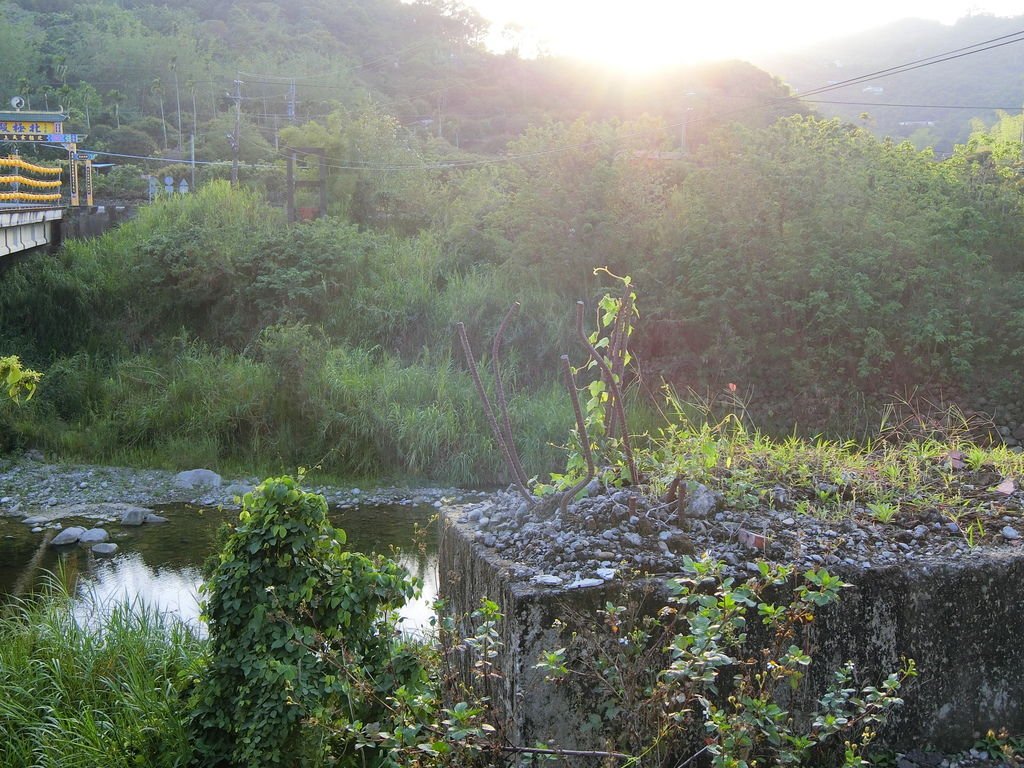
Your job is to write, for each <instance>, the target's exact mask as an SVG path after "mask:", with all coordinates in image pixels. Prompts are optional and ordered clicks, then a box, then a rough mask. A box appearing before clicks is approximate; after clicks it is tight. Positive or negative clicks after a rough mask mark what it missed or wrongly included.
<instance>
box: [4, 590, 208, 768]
mask: <svg viewBox="0 0 1024 768" xmlns="http://www.w3.org/2000/svg"><path fill="white" fill-rule="evenodd" d="M73 608H74V606H73V605H72V600H71V597H70V596H69V594H68V592H67V590H66V589H65V588H63V587H62V586H60V584H59V582H58V581H57V580H56V579H54V580H53V581H52V582H51V585H50V588H49V590H48V591H47V592H46V593H45V594H44V595H42V596H36V597H33V598H31V599H18V600H15V601H13V602H11V603H9V604H7V605H6V606H4V607H3V608H2V612H0V765H3V766H5V768H22V767H25V768H27V767H28V766H47V767H49V766H54V767H56V766H61V768H77V767H79V766H81V768H95V766H104V768H120V767H121V766H124V768H128V767H129V766H135V767H137V766H140V765H146V766H156V767H157V768H163V767H164V766H167V767H170V766H181V765H185V764H186V763H187V762H188V759H189V756H190V751H191V750H190V746H189V742H188V740H187V735H186V731H185V725H186V717H187V713H188V709H187V700H186V699H185V697H184V696H183V695H182V686H183V685H184V681H185V679H186V673H187V672H189V671H190V670H193V669H194V668H195V666H196V664H197V663H198V660H199V658H200V656H201V653H202V649H203V645H202V642H201V641H200V640H199V639H198V638H197V637H196V636H195V635H194V634H193V633H192V631H191V630H190V629H189V628H188V627H186V626H185V625H184V624H182V623H181V622H179V621H177V620H175V619H173V618H170V617H167V616H165V615H162V614H160V613H158V612H156V611H155V610H152V609H150V608H147V607H146V606H144V605H141V604H137V603H136V604H117V605H113V606H108V607H107V610H105V611H104V617H103V620H102V622H99V623H97V624H96V625H95V626H94V625H93V623H92V622H87V621H83V620H82V619H81V618H78V619H76V616H75V611H74V610H73Z"/></svg>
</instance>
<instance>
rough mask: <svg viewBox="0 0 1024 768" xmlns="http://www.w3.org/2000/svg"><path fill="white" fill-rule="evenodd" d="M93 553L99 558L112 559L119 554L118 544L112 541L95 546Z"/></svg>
mask: <svg viewBox="0 0 1024 768" xmlns="http://www.w3.org/2000/svg"><path fill="white" fill-rule="evenodd" d="M92 552H93V554H94V555H98V556H99V557H110V556H111V555H112V554H114V553H115V552H117V544H114V543H113V542H112V541H107V542H104V543H102V544H93V545H92Z"/></svg>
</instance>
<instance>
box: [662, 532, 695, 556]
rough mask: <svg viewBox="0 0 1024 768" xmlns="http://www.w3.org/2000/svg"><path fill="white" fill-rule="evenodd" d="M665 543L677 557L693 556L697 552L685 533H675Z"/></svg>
mask: <svg viewBox="0 0 1024 768" xmlns="http://www.w3.org/2000/svg"><path fill="white" fill-rule="evenodd" d="M665 543H666V544H667V545H668V548H669V550H670V551H671V552H672V553H673V554H675V555H692V554H694V552H695V550H694V547H693V542H692V541H691V540H690V537H689V536H687V535H686V534H685V533H674V534H672V535H671V536H669V537H668V539H666V541H665Z"/></svg>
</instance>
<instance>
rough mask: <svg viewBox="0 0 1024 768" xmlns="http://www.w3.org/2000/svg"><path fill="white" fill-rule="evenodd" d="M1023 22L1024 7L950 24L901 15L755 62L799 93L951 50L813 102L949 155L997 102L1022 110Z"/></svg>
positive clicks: (990, 115) (993, 114) (991, 114)
mask: <svg viewBox="0 0 1024 768" xmlns="http://www.w3.org/2000/svg"><path fill="white" fill-rule="evenodd" d="M1022 29H1024V16H1017V17H1015V18H1002V17H996V16H990V15H986V14H978V15H972V16H967V17H965V18H962V19H960V20H959V21H957V22H956V23H955V24H951V25H948V24H942V23H940V22H937V21H926V20H924V19H904V20H903V21H899V22H895V23H892V24H887V25H884V26H879V27H878V28H876V29H871V30H868V31H866V32H860V33H858V34H855V35H850V36H846V37H840V38H837V39H835V40H830V41H827V42H824V43H818V44H815V45H811V46H808V47H807V48H805V49H803V50H801V51H796V52H792V53H786V54H777V55H773V56H765V57H761V58H758V59H757V62H756V63H757V64H758V66H761V67H764V68H766V69H767V70H768V71H770V72H772V73H774V74H776V75H778V76H779V77H781V78H782V79H783V80H784V81H785V82H786V83H788V84H789V85H791V86H792V87H793V89H794V90H795V91H796V92H797V93H803V92H806V91H808V90H811V89H817V88H819V87H822V86H827V85H828V84H830V83H837V84H838V83H842V82H844V81H847V80H850V79H853V78H857V77H859V76H860V75H864V74H866V73H869V72H884V71H888V70H890V69H892V68H896V67H900V66H901V65H903V64H905V63H907V62H922V63H924V62H927V61H929V59H931V57H934V56H936V55H937V54H943V53H948V52H952V55H951V56H950V58H949V60H948V61H940V62H936V63H933V64H928V65H927V66H923V67H919V68H914V69H910V70H908V71H906V72H897V73H891V74H889V75H887V76H885V77H881V78H879V79H878V80H872V81H871V82H857V83H854V84H851V85H848V86H845V87H840V88H837V89H835V90H831V91H829V92H828V93H823V94H821V95H819V96H812V97H810V98H811V101H809V102H808V103H809V104H811V105H813V106H814V107H815V108H816V109H817V110H818V111H820V112H821V113H822V114H824V115H827V116H834V117H839V118H841V119H844V120H849V121H856V122H858V123H859V124H863V125H865V126H866V127H868V128H869V129H870V130H871V131H872V132H873V133H874V134H875V135H876V136H879V137H885V136H892V137H894V138H896V139H908V140H910V141H911V142H913V143H914V145H915V146H916V147H917V148H918V149H924V148H926V147H933V148H934V149H935V150H936V151H938V152H940V153H943V154H947V155H948V154H949V153H951V152H952V151H953V147H954V145H956V144H962V143H964V142H966V141H967V139H968V137H969V135H970V134H971V133H972V132H974V131H975V130H976V129H977V127H978V126H977V121H979V120H980V121H981V122H982V123H992V122H993V121H994V120H996V119H997V117H998V113H999V112H1000V111H1003V112H1006V111H1009V112H1014V113H1019V111H1020V110H1021V108H1022V107H1024V86H1022V82H1021V72H1022V70H1024V47H1022V46H1021V45H1020V44H1019V43H1016V42H1014V40H1013V38H1014V35H1015V34H1019V33H1020V31H1021V30H1022ZM983 41H993V43H992V44H991V45H992V47H991V49H989V50H985V51H984V53H981V54H974V53H970V51H972V50H973V49H974V46H977V45H978V44H979V43H982V42H983Z"/></svg>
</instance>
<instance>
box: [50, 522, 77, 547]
mask: <svg viewBox="0 0 1024 768" xmlns="http://www.w3.org/2000/svg"><path fill="white" fill-rule="evenodd" d="M83 533H85V528H80V527H79V526H77V525H73V526H71V527H70V528H65V529H64V530H63V531H61V532H60V533H58V534H57V535H56V536H54V537H53V538H52V539H50V546H51V547H63V546H66V545H68V544H76V543H77V542H78V540H79V539H80V538H81V537H82V534H83Z"/></svg>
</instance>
